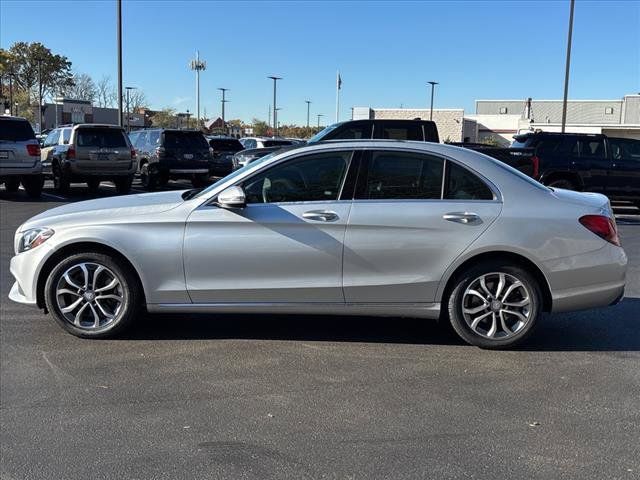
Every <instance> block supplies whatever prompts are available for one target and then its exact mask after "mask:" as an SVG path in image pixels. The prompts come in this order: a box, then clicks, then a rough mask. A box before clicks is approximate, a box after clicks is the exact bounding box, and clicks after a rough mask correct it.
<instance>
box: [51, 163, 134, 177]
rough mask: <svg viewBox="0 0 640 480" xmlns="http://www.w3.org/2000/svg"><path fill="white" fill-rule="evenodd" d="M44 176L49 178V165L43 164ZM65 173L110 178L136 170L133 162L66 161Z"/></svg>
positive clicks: (73, 175)
mask: <svg viewBox="0 0 640 480" xmlns="http://www.w3.org/2000/svg"><path fill="white" fill-rule="evenodd" d="M42 166H43V169H44V174H45V175H46V176H51V175H52V171H51V163H50V162H47V163H43V164H42ZM62 168H63V169H64V171H65V173H66V174H67V175H71V176H72V177H75V178H91V177H100V178H111V177H119V176H128V175H134V174H135V173H136V169H137V168H138V165H137V163H136V162H135V161H134V160H130V161H123V162H120V163H110V162H83V164H82V165H80V164H78V163H77V162H74V161H66V162H64V164H63V165H62Z"/></svg>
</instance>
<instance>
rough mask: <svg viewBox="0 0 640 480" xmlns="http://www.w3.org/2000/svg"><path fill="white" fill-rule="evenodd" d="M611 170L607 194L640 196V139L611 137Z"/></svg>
mask: <svg viewBox="0 0 640 480" xmlns="http://www.w3.org/2000/svg"><path fill="white" fill-rule="evenodd" d="M609 145H610V146H611V157H612V158H611V161H612V163H611V170H610V172H609V178H608V184H607V194H608V195H611V196H617V197H634V198H640V140H633V139H630V138H610V139H609Z"/></svg>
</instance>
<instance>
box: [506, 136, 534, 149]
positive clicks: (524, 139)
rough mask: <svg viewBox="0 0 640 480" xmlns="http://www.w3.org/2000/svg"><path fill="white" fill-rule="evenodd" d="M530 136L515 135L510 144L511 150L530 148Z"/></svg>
mask: <svg viewBox="0 0 640 480" xmlns="http://www.w3.org/2000/svg"><path fill="white" fill-rule="evenodd" d="M531 139H532V136H531V135H515V136H514V137H513V142H511V147H512V148H528V147H531V145H530V144H531V141H530V140H531Z"/></svg>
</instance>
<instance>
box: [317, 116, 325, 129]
mask: <svg viewBox="0 0 640 480" xmlns="http://www.w3.org/2000/svg"><path fill="white" fill-rule="evenodd" d="M320 117H324V115H323V114H322V113H319V114H318V128H320Z"/></svg>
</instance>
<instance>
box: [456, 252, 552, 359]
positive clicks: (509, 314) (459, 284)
mask: <svg viewBox="0 0 640 480" xmlns="http://www.w3.org/2000/svg"><path fill="white" fill-rule="evenodd" d="M454 282H455V283H454V287H453V290H452V291H451V294H450V295H449V298H448V302H447V307H448V313H449V319H450V321H451V325H452V327H453V329H454V330H455V331H456V333H458V335H460V337H462V339H463V340H465V341H466V342H468V343H470V344H472V345H476V346H478V347H481V348H488V349H497V348H507V347H512V346H514V345H516V344H518V343H520V342H522V341H523V340H524V339H525V338H526V337H527V336H529V335H530V333H531V332H532V329H533V327H534V326H535V324H536V322H537V320H538V317H539V316H540V312H541V310H542V294H541V291H540V286H539V285H538V282H537V281H536V280H535V278H534V277H533V276H532V275H531V274H529V272H527V271H526V270H525V269H523V268H521V267H519V266H516V265H509V264H504V263H500V262H485V263H482V264H478V265H476V266H474V267H471V268H469V269H467V270H466V271H464V272H463V273H462V274H461V275H459V276H458V277H457V278H456V280H454Z"/></svg>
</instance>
